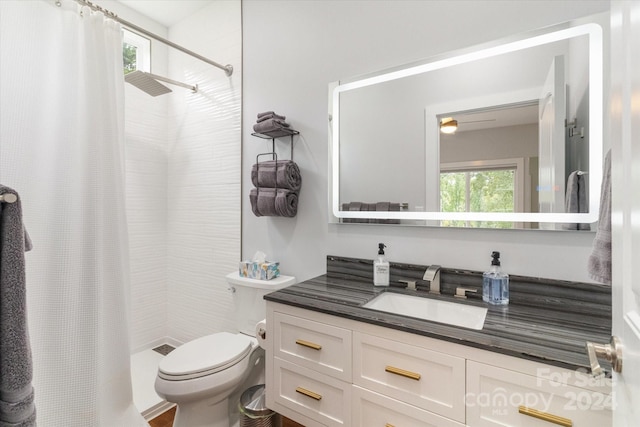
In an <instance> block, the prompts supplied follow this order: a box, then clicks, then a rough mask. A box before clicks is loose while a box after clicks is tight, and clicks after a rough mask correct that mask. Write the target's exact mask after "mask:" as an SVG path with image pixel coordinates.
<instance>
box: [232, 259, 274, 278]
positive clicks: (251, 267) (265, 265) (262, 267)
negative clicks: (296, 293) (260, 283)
mask: <svg viewBox="0 0 640 427" xmlns="http://www.w3.org/2000/svg"><path fill="white" fill-rule="evenodd" d="M238 272H239V273H240V276H242V277H249V278H251V279H259V280H271V279H273V278H276V277H278V276H279V275H280V263H279V262H269V261H265V262H255V261H240V268H239V269H238Z"/></svg>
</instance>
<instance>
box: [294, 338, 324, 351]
mask: <svg viewBox="0 0 640 427" xmlns="http://www.w3.org/2000/svg"><path fill="white" fill-rule="evenodd" d="M296 344H298V345H301V346H303V347H309V348H312V349H314V350H320V349H321V348H322V346H321V345H320V344H316V343H314V342H309V341H305V340H296Z"/></svg>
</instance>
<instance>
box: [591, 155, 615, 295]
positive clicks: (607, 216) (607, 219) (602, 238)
mask: <svg viewBox="0 0 640 427" xmlns="http://www.w3.org/2000/svg"><path fill="white" fill-rule="evenodd" d="M587 271H588V272H589V277H591V279H593V280H595V281H597V282H600V283H605V284H609V285H610V284H611V150H609V152H607V155H606V156H605V159H604V167H603V171H602V187H601V193H600V216H599V219H598V228H597V229H596V235H595V238H594V239H593V247H592V250H591V255H590V256H589V261H588V263H587Z"/></svg>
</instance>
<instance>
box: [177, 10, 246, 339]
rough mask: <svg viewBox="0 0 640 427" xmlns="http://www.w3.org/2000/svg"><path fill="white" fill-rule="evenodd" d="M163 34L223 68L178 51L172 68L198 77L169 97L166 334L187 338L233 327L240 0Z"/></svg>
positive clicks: (183, 77) (191, 77) (185, 78)
mask: <svg viewBox="0 0 640 427" xmlns="http://www.w3.org/2000/svg"><path fill="white" fill-rule="evenodd" d="M169 38H170V39H171V40H174V41H175V42H177V43H179V44H182V45H183V46H185V47H188V48H189V49H191V50H194V51H196V52H198V53H200V54H201V55H204V56H206V57H208V58H210V59H212V60H214V61H216V62H219V63H222V64H232V65H233V67H234V72H233V75H232V76H231V77H227V76H226V74H225V73H224V71H222V70H220V69H218V68H215V67H213V66H211V65H208V64H206V63H204V62H202V61H199V60H196V59H194V58H191V57H189V56H186V55H184V54H182V53H180V52H178V51H174V50H171V51H170V52H169V71H170V75H172V76H174V78H176V79H178V80H182V81H184V82H188V83H189V84H193V83H197V84H198V87H199V93H197V94H191V93H189V91H188V90H181V91H180V96H175V97H173V98H171V99H170V103H169V120H168V124H169V132H168V136H169V147H168V148H169V173H168V177H169V181H168V193H167V212H168V236H167V248H168V250H167V256H168V263H167V266H168V275H167V294H168V305H167V315H168V335H169V336H170V337H172V338H174V339H176V340H178V341H187V340H190V339H193V338H196V337H199V336H202V335H206V334H210V333H213V332H219V331H231V330H233V327H234V323H233V314H234V311H233V306H232V297H231V293H230V292H229V291H228V290H227V284H226V281H225V276H226V275H227V274H228V273H230V272H232V271H234V270H236V269H237V266H238V261H239V260H240V178H241V177H240V167H241V159H240V155H241V138H240V119H241V108H240V106H241V76H242V70H241V60H242V57H241V40H242V33H241V17H240V1H239V0H238V1H222V2H212V4H211V5H210V6H207V7H205V8H204V9H201V10H200V11H199V12H198V13H196V14H194V15H193V16H191V17H190V18H188V19H185V20H183V21H181V22H180V23H178V24H176V25H174V26H172V27H171V28H170V29H169Z"/></svg>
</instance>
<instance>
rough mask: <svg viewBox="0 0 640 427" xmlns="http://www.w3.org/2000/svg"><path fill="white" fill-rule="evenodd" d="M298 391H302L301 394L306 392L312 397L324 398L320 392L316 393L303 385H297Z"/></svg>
mask: <svg viewBox="0 0 640 427" xmlns="http://www.w3.org/2000/svg"><path fill="white" fill-rule="evenodd" d="M296 393H300V394H304V395H305V396H307V397H310V398H312V399H315V400H320V399H322V395H321V394H318V393H314V392H312V391H310V390H307V389H306V388H302V387H296Z"/></svg>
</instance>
